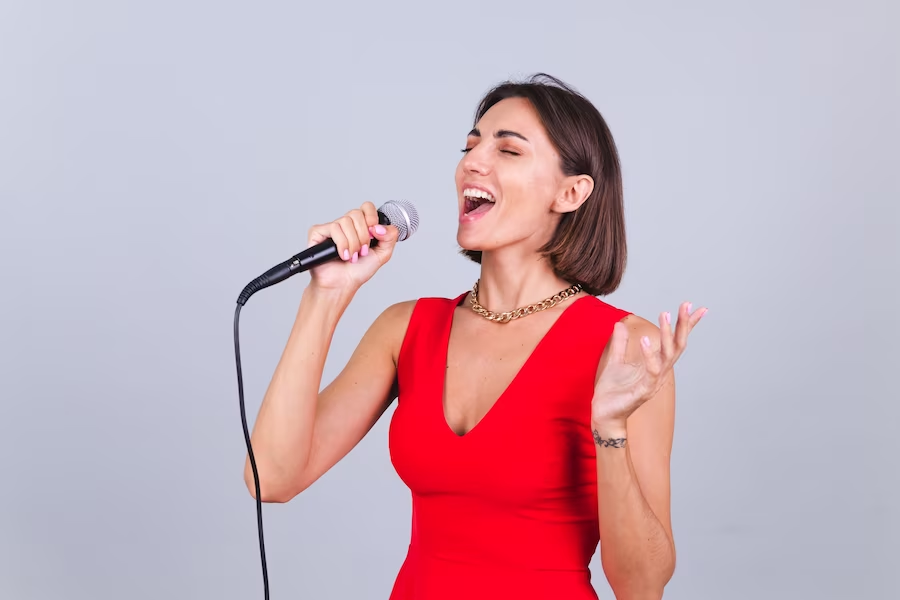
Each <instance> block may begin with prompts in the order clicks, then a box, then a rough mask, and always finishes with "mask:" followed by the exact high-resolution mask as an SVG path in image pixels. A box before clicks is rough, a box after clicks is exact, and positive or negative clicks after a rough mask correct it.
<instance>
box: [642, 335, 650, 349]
mask: <svg viewBox="0 0 900 600" xmlns="http://www.w3.org/2000/svg"><path fill="white" fill-rule="evenodd" d="M641 343H642V344H643V345H644V347H645V348H649V347H650V338H648V337H647V336H646V335H645V336H644V337H642V338H641Z"/></svg>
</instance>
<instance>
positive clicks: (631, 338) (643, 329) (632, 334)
mask: <svg viewBox="0 0 900 600" xmlns="http://www.w3.org/2000/svg"><path fill="white" fill-rule="evenodd" d="M622 324H623V325H625V326H626V327H627V328H628V345H629V347H630V346H631V342H640V340H641V338H642V337H644V336H647V337H649V338H650V341H651V342H654V343H656V342H659V326H658V325H656V324H654V323H652V322H650V321H648V320H647V319H645V318H644V317H639V316H638V315H634V314H631V315H628V316H627V317H625V318H624V319H622Z"/></svg>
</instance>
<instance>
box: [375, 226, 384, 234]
mask: <svg viewBox="0 0 900 600" xmlns="http://www.w3.org/2000/svg"><path fill="white" fill-rule="evenodd" d="M375 233H377V234H378V235H384V234H386V233H387V229H385V228H384V227H382V226H381V225H376V226H375Z"/></svg>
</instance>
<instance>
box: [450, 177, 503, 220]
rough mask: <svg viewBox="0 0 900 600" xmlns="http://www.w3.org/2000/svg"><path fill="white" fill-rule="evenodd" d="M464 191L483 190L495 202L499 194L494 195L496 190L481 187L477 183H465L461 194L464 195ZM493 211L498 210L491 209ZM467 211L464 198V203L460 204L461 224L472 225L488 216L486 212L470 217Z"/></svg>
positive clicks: (460, 190) (460, 191)
mask: <svg viewBox="0 0 900 600" xmlns="http://www.w3.org/2000/svg"><path fill="white" fill-rule="evenodd" d="M463 190H481V191H482V192H487V193H488V194H490V195H491V196H492V197H493V198H494V200H495V202H496V200H497V194H495V193H494V190H492V189H491V188H489V187H486V186H483V185H479V184H477V183H471V182H466V183H463V184H462V187H461V188H460V189H459V193H460V194H462V193H463ZM491 210H496V208H494V209H491ZM465 211H466V199H465V198H463V199H462V203H461V204H460V207H459V222H460V223H472V222H474V221H477V220H478V219H480V218H482V217H483V216H485V215H486V214H488V213H486V212H485V213H481V214H477V215H475V216H469V215H467V214H466V212H465Z"/></svg>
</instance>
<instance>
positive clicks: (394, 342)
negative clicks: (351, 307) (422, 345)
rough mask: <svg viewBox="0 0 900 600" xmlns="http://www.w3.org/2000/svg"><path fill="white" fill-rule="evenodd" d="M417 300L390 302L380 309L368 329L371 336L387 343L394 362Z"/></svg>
mask: <svg viewBox="0 0 900 600" xmlns="http://www.w3.org/2000/svg"><path fill="white" fill-rule="evenodd" d="M417 302H418V300H404V301H401V302H397V303H395V304H391V305H390V306H388V307H387V308H385V309H384V310H383V311H381V314H379V315H378V317H377V318H376V319H375V322H374V323H372V327H371V328H370V329H369V335H370V336H371V337H374V338H376V339H380V340H382V341H383V342H385V343H386V344H387V346H388V347H389V349H390V352H391V355H392V356H393V358H394V363H395V364H396V362H397V357H398V355H399V353H400V346H401V345H402V344H403V338H404V337H405V336H406V330H407V328H408V327H409V321H410V319H411V318H412V313H413V310H414V309H415V307H416V303H417Z"/></svg>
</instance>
